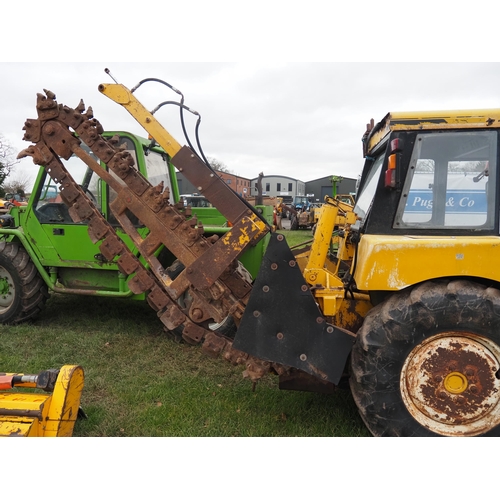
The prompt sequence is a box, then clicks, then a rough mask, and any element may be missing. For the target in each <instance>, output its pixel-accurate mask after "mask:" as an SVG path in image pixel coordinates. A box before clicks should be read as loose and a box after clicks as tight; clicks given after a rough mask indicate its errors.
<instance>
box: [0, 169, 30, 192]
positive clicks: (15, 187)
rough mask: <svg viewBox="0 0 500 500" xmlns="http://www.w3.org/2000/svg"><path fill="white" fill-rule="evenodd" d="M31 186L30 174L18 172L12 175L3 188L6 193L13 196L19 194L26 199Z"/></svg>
mask: <svg viewBox="0 0 500 500" xmlns="http://www.w3.org/2000/svg"><path fill="white" fill-rule="evenodd" d="M30 186H31V177H30V176H29V175H28V174H24V173H21V172H16V173H15V174H14V175H12V174H11V175H10V176H9V177H8V178H7V179H6V180H5V181H4V184H3V186H2V187H3V189H4V191H5V193H12V194H16V193H17V194H18V195H20V196H21V197H23V198H24V197H25V196H26V192H27V191H28V189H29V187H30ZM5 193H4V195H5Z"/></svg>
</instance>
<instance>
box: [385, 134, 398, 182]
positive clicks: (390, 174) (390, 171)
mask: <svg viewBox="0 0 500 500" xmlns="http://www.w3.org/2000/svg"><path fill="white" fill-rule="evenodd" d="M398 140H399V139H395V141H398ZM393 142H394V141H391V148H392V143H393ZM398 164H399V154H398V153H393V154H391V156H389V158H387V170H386V171H385V187H386V188H395V187H396V183H397V182H396V171H397V167H398Z"/></svg>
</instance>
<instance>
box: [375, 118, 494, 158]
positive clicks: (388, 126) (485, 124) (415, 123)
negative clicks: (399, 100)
mask: <svg viewBox="0 0 500 500" xmlns="http://www.w3.org/2000/svg"><path fill="white" fill-rule="evenodd" d="M457 128H460V129H475V128H500V109H488V110H486V109H478V110H463V111H460V110H459V111H416V112H404V113H403V112H394V113H388V114H387V115H386V116H385V117H384V119H383V120H382V121H381V122H380V123H379V124H378V125H377V126H376V127H375V129H376V132H374V133H372V134H371V137H370V140H369V142H368V145H367V147H368V151H371V150H373V149H374V148H376V147H377V145H378V144H380V143H381V142H382V141H383V140H384V138H385V137H386V136H387V135H389V134H390V133H391V131H392V130H422V129H425V130H433V129H434V130H437V129H440V130H446V129H457Z"/></svg>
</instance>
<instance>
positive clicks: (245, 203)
mask: <svg viewBox="0 0 500 500" xmlns="http://www.w3.org/2000/svg"><path fill="white" fill-rule="evenodd" d="M105 71H106V73H108V74H110V73H109V70H105ZM115 81H116V80H115ZM147 82H156V83H161V84H162V85H165V86H166V87H168V88H169V89H171V90H172V91H174V92H175V93H176V94H178V95H180V96H181V99H180V102H176V101H165V102H163V103H161V104H159V105H158V106H157V107H156V108H155V109H154V110H153V111H152V112H151V114H154V113H155V112H156V111H158V109H159V108H160V107H162V106H164V105H167V104H175V105H177V106H179V108H180V118H181V126H182V131H183V134H184V137H185V138H186V141H187V143H188V145H189V147H190V148H191V150H192V151H194V152H195V149H194V148H193V146H192V145H191V142H190V140H189V136H188V134H187V131H186V127H185V123H184V110H187V111H189V112H190V113H193V114H195V115H196V116H198V119H197V121H196V126H195V137H196V144H197V146H198V149H199V154H198V156H199V157H200V159H201V160H202V161H203V163H204V164H205V165H206V166H207V167H208V168H209V169H210V170H212V171H214V169H213V168H212V166H211V165H210V163H209V162H208V160H207V159H206V157H205V155H204V153H203V148H202V147H201V143H200V140H199V127H200V123H201V115H200V114H199V113H198V112H197V111H193V110H191V109H190V108H188V107H187V106H186V105H185V104H184V95H183V93H182V92H181V91H180V90H178V89H176V88H175V87H174V86H173V85H170V84H169V83H168V82H166V81H164V80H161V79H159V78H145V79H144V80H141V81H140V82H139V83H138V84H137V85H136V86H135V87H133V88H132V89H131V91H130V92H131V93H134V92H135V91H136V90H137V89H138V88H139V87H140V86H141V85H143V84H144V83H147ZM241 201H242V202H243V203H244V205H246V206H247V208H249V209H250V210H251V211H252V212H253V213H254V214H256V215H257V217H259V219H260V220H261V221H262V222H264V223H265V224H266V226H269V223H268V222H267V220H266V219H265V218H264V216H263V215H262V214H261V213H259V212H258V211H257V210H256V208H255V207H254V206H252V205H250V203H248V201H247V200H245V199H244V198H241Z"/></svg>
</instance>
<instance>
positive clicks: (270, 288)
mask: <svg viewBox="0 0 500 500" xmlns="http://www.w3.org/2000/svg"><path fill="white" fill-rule="evenodd" d="M108 74H109V73H108ZM147 83H155V84H160V85H165V86H166V87H167V88H168V89H171V90H173V91H174V92H177V93H178V95H179V96H180V98H179V103H178V106H179V108H180V111H181V117H182V114H183V113H184V112H190V111H191V110H190V109H189V108H187V106H185V104H184V96H183V95H182V94H181V93H180V92H179V91H178V90H177V89H175V88H173V87H172V86H171V85H169V84H168V83H166V82H164V81H162V80H158V79H153V78H150V79H146V80H143V81H141V82H140V83H139V84H138V85H136V86H135V87H134V88H133V89H132V90H129V89H127V88H126V87H125V86H123V85H121V84H118V83H111V84H102V85H100V86H99V90H100V92H101V93H102V94H104V95H105V96H107V97H109V98H110V99H112V100H113V101H115V102H116V103H118V104H120V105H121V106H123V107H124V108H125V109H126V110H127V111H129V113H130V114H131V115H132V116H133V117H134V118H135V119H136V120H137V121H138V122H139V123H140V124H141V125H142V126H143V127H144V128H145V130H146V131H147V132H148V134H149V135H151V136H152V137H153V138H154V141H155V143H156V144H158V145H159V146H160V147H161V148H162V152H163V153H164V154H165V155H167V157H168V161H169V162H171V163H172V164H173V165H174V166H175V167H176V168H177V169H178V170H180V171H182V172H183V173H184V175H185V176H186V178H187V179H188V180H189V181H190V182H191V183H192V184H193V185H195V186H197V191H198V192H199V193H200V194H201V195H203V196H205V197H206V198H207V199H208V200H209V201H210V202H211V203H212V204H213V205H214V206H215V207H217V208H218V209H219V210H220V212H221V213H222V214H223V215H224V217H226V219H227V220H228V221H229V223H230V224H229V225H230V228H229V229H228V230H227V232H225V233H223V234H221V235H220V237H219V238H218V239H216V238H213V237H210V238H207V237H206V235H205V234H204V231H203V228H202V227H201V225H200V224H198V222H197V220H196V219H194V220H193V218H189V217H188V218H187V217H186V214H185V213H183V211H182V210H183V207H181V206H179V205H178V204H176V203H174V202H173V200H172V199H171V192H170V190H169V189H167V186H166V185H165V184H164V183H161V182H158V181H159V179H150V180H149V181H148V180H147V179H146V177H144V176H143V175H142V173H141V172H140V171H139V170H138V169H137V167H136V164H135V161H134V157H133V155H132V154H130V151H128V150H127V148H126V147H124V148H123V147H121V146H120V144H121V140H120V137H119V136H118V137H111V138H109V137H103V136H102V127H101V125H100V124H99V122H98V121H97V120H96V119H95V118H94V117H93V112H92V110H91V109H90V108H89V109H88V110H87V111H86V112H85V107H84V105H83V103H81V104H80V105H79V106H78V107H77V108H75V109H72V108H69V107H67V106H63V105H61V104H58V103H57V102H56V100H55V95H54V94H53V93H52V92H50V91H45V94H38V96H37V112H38V118H37V119H32V120H28V121H27V122H26V124H25V130H26V134H25V139H26V140H27V141H30V142H32V143H33V145H32V146H30V147H28V148H27V149H26V150H24V151H23V152H21V153H20V156H31V157H32V158H33V161H34V163H36V164H38V165H42V166H43V167H44V168H45V171H46V172H47V174H48V175H49V176H50V177H51V179H52V180H53V182H55V183H56V185H57V186H58V187H59V192H60V196H61V201H62V202H64V203H65V204H66V205H67V206H68V213H69V216H70V217H71V220H72V221H73V222H72V223H69V224H68V225H65V226H64V227H62V228H60V229H62V230H63V231H62V234H63V235H65V236H66V238H67V240H68V246H69V247H71V241H72V240H71V237H69V238H68V236H69V234H70V233H71V231H73V230H75V228H79V229H80V230H82V231H86V232H87V233H88V236H89V239H90V241H91V243H89V245H91V246H92V249H93V250H92V251H93V252H95V255H94V256H93V259H90V260H92V261H93V262H94V263H97V262H99V263H100V265H102V266H103V267H105V266H116V268H117V269H118V271H119V273H117V275H118V276H117V277H116V280H118V281H120V280H121V281H120V286H121V287H122V288H121V289H122V291H123V294H124V295H127V294H130V293H132V294H135V295H141V294H144V295H145V296H146V297H147V300H148V302H149V304H150V305H151V306H152V308H153V309H154V310H155V311H156V313H157V315H158V317H159V319H160V320H161V321H162V323H163V324H164V326H165V328H166V329H167V330H169V331H172V332H174V333H175V334H176V335H178V336H181V337H182V338H183V339H184V340H185V341H186V342H190V343H193V344H194V343H202V344H203V349H204V350H205V351H206V352H207V353H209V354H211V355H214V356H215V355H218V354H222V356H223V357H224V358H225V359H227V360H229V361H231V362H233V363H238V364H244V365H245V368H246V369H245V372H244V374H245V375H246V376H247V377H249V378H250V379H251V380H252V381H254V382H256V381H257V380H259V378H260V377H262V376H263V375H265V374H266V373H268V372H274V373H276V374H278V375H279V377H280V387H282V388H287V389H304V390H318V391H324V392H328V391H330V390H333V389H335V388H336V387H337V386H338V385H339V384H340V382H341V380H346V379H348V380H349V383H350V388H351V391H352V393H353V396H354V399H355V401H356V404H357V406H358V409H359V412H360V414H361V416H362V418H363V420H364V422H365V423H366V425H367V427H368V428H369V430H370V431H371V432H372V433H373V434H374V435H383V436H427V435H444V436H476V435H498V434H500V425H499V424H500V372H499V368H500V333H498V332H499V331H500V272H499V271H498V270H497V268H496V267H495V266H494V265H491V262H495V260H496V258H495V255H496V254H497V253H498V252H500V250H499V249H500V238H499V199H498V198H499V196H498V193H499V185H498V175H497V165H498V156H499V155H498V153H499V148H498V134H499V130H500V111H499V110H484V111H457V112H433V113H389V114H387V115H386V116H385V117H384V118H383V119H382V120H381V121H380V122H379V123H378V124H376V125H375V124H374V123H373V122H372V123H371V124H370V125H369V126H368V127H367V131H366V133H365V135H364V136H363V144H364V158H365V164H364V168H363V172H362V176H361V180H360V185H359V190H358V193H357V196H356V204H355V206H354V207H351V208H349V206H347V207H345V206H343V207H342V209H339V201H338V200H335V199H333V198H326V199H325V204H324V205H323V208H322V213H321V217H320V219H319V221H318V223H317V227H316V231H315V235H314V239H313V241H312V244H311V246H310V247H307V248H299V249H293V251H292V250H291V249H290V248H289V247H288V245H287V243H286V240H285V238H284V237H283V236H282V235H281V234H277V233H275V232H271V227H270V225H269V224H268V223H267V221H266V220H265V218H263V217H262V215H261V214H260V213H259V212H258V211H256V210H255V209H254V208H253V207H251V206H249V205H247V204H246V203H245V201H244V200H242V199H241V198H240V197H238V196H237V195H236V194H235V193H234V192H232V191H231V190H230V189H229V187H228V186H227V185H226V184H224V182H223V181H221V179H220V178H218V176H217V175H216V174H215V173H214V172H213V171H212V170H211V168H210V166H209V165H208V162H206V160H205V158H204V155H203V154H202V152H201V151H200V152H199V153H197V152H195V150H194V148H193V147H192V146H191V145H189V146H181V145H180V144H179V143H178V142H177V141H176V140H175V139H174V138H173V137H172V136H171V135H170V134H169V133H168V132H167V131H166V130H165V129H164V128H163V127H162V126H161V125H160V123H159V122H158V121H157V119H156V116H155V114H156V113H157V111H158V110H159V109H161V107H162V106H163V105H164V104H166V103H171V101H165V102H164V103H162V104H161V105H159V106H157V107H156V108H155V109H154V110H152V111H148V110H147V109H146V108H145V107H144V106H143V105H142V104H141V103H140V102H139V101H138V100H137V98H136V94H137V93H138V92H139V91H142V90H143V86H144V85H145V84H147ZM82 142H83V143H85V144H86V146H87V148H89V149H90V151H91V153H89V152H87V151H86V150H85V149H84V147H83V146H82ZM92 155H93V156H92ZM73 156H76V157H78V158H80V159H81V160H82V161H83V162H84V163H85V164H86V165H87V166H88V167H89V169H90V171H91V172H92V173H93V174H96V175H97V176H98V177H99V179H102V182H105V183H106V185H107V186H108V188H107V189H109V190H110V191H111V192H113V196H112V199H111V198H110V202H109V216H111V220H109V217H108V219H106V217H103V214H102V213H101V210H100V205H99V202H98V203H97V204H96V201H98V200H92V199H91V198H90V197H89V196H88V194H87V193H86V191H87V188H88V185H89V184H88V183H86V182H82V183H80V182H79V181H76V180H74V179H73V178H72V177H71V176H70V175H69V172H68V170H67V169H66V168H65V164H64V162H67V161H69V160H70V159H71V158H72V157H73ZM95 157H97V158H99V159H100V161H99V162H98V161H96V160H95ZM163 165H166V163H164V164H163ZM165 168H166V166H164V167H163V169H165ZM87 171H88V172H90V171H89V170H87ZM163 172H164V170H163ZM93 174H92V175H93ZM150 181H153V182H158V183H157V184H156V185H154V184H152V183H151V182H150ZM97 182H98V183H99V182H101V180H98V181H97ZM102 196H104V191H102ZM55 203H59V202H57V201H56V202H55ZM59 208H62V207H59ZM22 210H23V209H22V208H19V209H17V211H14V213H13V214H12V215H13V218H12V219H11V220H10V221H9V222H8V223H7V222H6V223H5V225H4V229H3V230H2V233H3V241H2V243H1V247H0V271H1V272H2V273H3V274H2V275H0V276H1V279H2V283H3V286H4V290H7V291H11V290H12V293H13V294H14V295H15V296H16V298H17V299H18V300H19V301H20V303H22V304H25V305H26V310H30V311H33V310H34V309H35V308H34V307H31V308H30V304H31V302H30V301H32V300H33V299H32V297H33V296H35V295H36V292H34V291H33V290H34V289H37V290H40V292H38V297H39V303H40V304H41V303H42V302H43V300H45V297H46V292H45V291H43V290H44V289H45V288H46V287H47V286H50V283H52V284H53V289H54V290H56V289H57V287H58V286H60V285H59V283H60V282H61V280H63V277H61V276H63V274H64V273H61V275H59V274H58V273H54V272H53V271H52V270H51V266H50V263H48V264H42V263H41V262H40V258H39V256H38V254H39V253H40V252H41V251H42V250H40V249H33V250H31V251H30V250H24V245H25V241H26V239H27V234H26V229H25V227H23V225H22V224H21V221H22V219H21V215H20V214H21V213H22ZM339 210H341V212H342V213H340V214H339ZM339 215H341V216H342V218H343V219H344V220H345V225H344V226H343V227H342V228H339V231H337V232H336V234H335V237H334V238H335V241H336V243H337V244H336V245H332V235H333V234H334V229H335V225H336V224H337V221H338V220H339ZM35 216H36V215H33V217H35ZM117 224H119V226H118V225H117ZM28 231H29V230H28ZM58 236H61V231H55V232H54V231H53V230H52V228H51V234H46V235H45V239H44V240H43V241H41V245H42V246H43V247H44V251H46V252H49V253H50V250H51V248H52V244H51V239H54V238H56V237H58ZM266 240H268V242H267V241H266ZM260 241H266V252H265V254H264V256H263V258H262V263H261V266H260V269H259V271H258V273H256V278H255V280H252V279H251V277H250V276H249V273H247V272H245V270H244V266H242V265H241V263H240V262H239V260H240V258H241V257H242V255H244V254H245V252H246V251H248V249H249V248H252V247H253V246H254V245H257V243H258V242H260ZM131 247H132V248H134V249H135V250H134V251H130V248H131ZM14 250H15V251H14ZM92 251H91V252H90V254H92ZM164 251H165V252H167V253H168V255H169V258H168V259H166V260H164V259H163V258H162V257H161V255H162V253H163V252H164ZM19 252H21V253H24V254H25V255H23V258H22V259H18V260H22V261H23V262H27V261H30V260H32V261H33V258H35V259H34V263H32V264H31V267H30V268H29V270H30V273H29V274H30V275H37V276H38V277H37V278H36V283H37V286H35V285H33V286H30V287H28V286H27V285H24V284H25V283H28V282H29V280H28V279H27V277H26V274H27V273H26V272H21V270H22V269H26V266H28V264H26V263H25V264H24V266H25V267H22V266H21V265H20V264H17V263H15V262H17V261H16V258H17V257H16V255H17V254H18V253H19ZM33 254H35V255H33ZM37 258H38V261H36V259H37ZM81 259H82V260H85V259H88V255H87V254H86V255H82V257H81ZM31 283H33V282H31ZM113 286H116V285H115V284H113V285H112V286H110V288H112V287H113ZM75 293H81V290H79V291H78V292H75ZM42 299H43V300H42ZM36 307H38V305H37V306H36ZM30 316H31V314H28V313H27V314H25V315H24V316H23V313H19V314H18V315H17V316H16V317H15V320H16V321H20V320H23V319H25V318H28V317H30ZM227 318H232V320H233V321H234V325H235V326H236V327H237V331H236V335H235V336H234V338H233V335H229V334H227V335H224V334H223V333H228V332H222V331H220V330H218V329H216V328H215V329H214V328H210V325H211V324H214V323H215V324H221V323H222V322H224V321H226V319H227ZM4 319H6V318H4ZM7 319H9V318H7Z"/></svg>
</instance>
